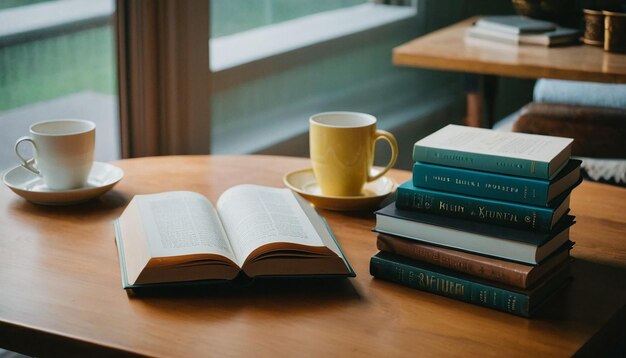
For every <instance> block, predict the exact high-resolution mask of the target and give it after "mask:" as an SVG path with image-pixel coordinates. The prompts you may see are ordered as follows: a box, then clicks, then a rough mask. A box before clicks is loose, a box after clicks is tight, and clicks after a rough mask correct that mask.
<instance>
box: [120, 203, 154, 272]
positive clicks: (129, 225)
mask: <svg viewBox="0 0 626 358" xmlns="http://www.w3.org/2000/svg"><path fill="white" fill-rule="evenodd" d="M138 210H139V208H138V206H137V203H136V202H135V201H134V200H131V202H130V203H129V204H128V206H127V207H126V209H125V210H124V212H123V213H122V215H121V216H120V217H119V218H118V219H117V220H116V237H117V240H118V243H120V244H121V245H120V246H121V247H122V250H121V251H120V253H121V254H122V255H123V257H122V256H120V261H121V260H123V261H124V265H125V267H126V270H125V273H126V280H127V281H128V283H130V284H133V283H135V282H136V280H137V278H138V277H139V275H140V274H141V271H142V270H143V269H144V268H145V267H146V265H147V264H148V262H149V261H150V248H149V247H148V242H147V238H146V233H145V231H144V230H143V224H142V223H141V217H140V215H139V211H138Z"/></svg>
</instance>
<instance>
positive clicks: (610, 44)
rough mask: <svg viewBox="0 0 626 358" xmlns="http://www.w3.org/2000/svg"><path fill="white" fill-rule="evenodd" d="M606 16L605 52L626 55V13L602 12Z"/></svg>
mask: <svg viewBox="0 0 626 358" xmlns="http://www.w3.org/2000/svg"><path fill="white" fill-rule="evenodd" d="M602 14H604V50H605V51H609V52H617V53H626V13H621V12H613V11H602Z"/></svg>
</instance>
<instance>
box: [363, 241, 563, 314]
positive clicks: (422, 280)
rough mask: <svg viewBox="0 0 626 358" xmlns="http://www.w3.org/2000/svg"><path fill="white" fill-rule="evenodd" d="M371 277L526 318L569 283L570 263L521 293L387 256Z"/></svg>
mask: <svg viewBox="0 0 626 358" xmlns="http://www.w3.org/2000/svg"><path fill="white" fill-rule="evenodd" d="M370 274H371V275H372V276H374V277H377V278H380V279H383V280H387V281H392V282H396V283H399V284H401V285H404V286H407V287H411V288H415V289H418V290H422V291H427V292H431V293H434V294H437V295H441V296H446V297H450V298H454V299H457V300H461V301H465V302H469V303H473V304H477V305H480V306H484V307H488V308H493V309H496V310H499V311H503V312H507V313H512V314H514V315H518V316H523V317H531V316H532V315H533V314H534V313H536V312H537V309H538V308H539V307H540V306H541V305H542V304H543V303H545V302H546V300H547V299H548V298H549V297H550V296H552V295H553V294H554V293H555V292H556V291H557V290H558V289H559V288H561V287H563V286H565V285H566V283H567V282H568V281H569V279H570V272H569V262H565V263H563V264H562V265H561V266H559V267H558V268H556V269H555V271H554V272H553V273H552V274H551V275H550V276H549V277H547V278H546V279H545V280H543V281H542V282H540V283H539V284H538V285H536V286H534V287H532V288H530V289H528V290H522V289H518V288H515V287H511V286H503V285H500V284H497V283H494V282H490V281H483V280H480V279H477V278H475V277H471V276H467V275H463V274H460V273H455V272H452V271H449V270H446V269H443V268H438V267H435V266H432V265H429V264H426V263H422V262H419V261H415V260H410V259H407V258H404V257H401V256H398V255H394V254H390V253H386V252H379V253H377V254H375V255H374V256H372V258H371V260H370Z"/></svg>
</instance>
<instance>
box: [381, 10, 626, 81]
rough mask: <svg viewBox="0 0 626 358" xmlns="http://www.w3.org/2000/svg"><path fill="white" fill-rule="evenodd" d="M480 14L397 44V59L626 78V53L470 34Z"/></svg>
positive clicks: (463, 68) (523, 73)
mask: <svg viewBox="0 0 626 358" xmlns="http://www.w3.org/2000/svg"><path fill="white" fill-rule="evenodd" d="M477 19H478V17H473V18H470V19H467V20H465V21H462V22H459V23H457V24H454V25H452V26H449V27H446V28H443V29H441V30H438V31H435V32H432V33H430V34H428V35H425V36H422V37H419V38H417V39H415V40H413V41H410V42H408V43H406V44H403V45H400V46H398V47H396V48H394V49H393V63H394V64H395V65H399V66H409V67H423V68H430V69H437V70H445V71H460V72H469V73H478V74H488V75H500V76H511V77H523V78H555V79H562V80H578V81H591V82H609V83H626V55H624V54H615V53H608V52H605V51H603V50H602V48H600V47H596V46H589V45H574V46H564V47H544V46H533V45H521V46H515V45H509V44H501V43H498V42H494V41H487V40H480V39H473V38H472V39H467V40H466V39H465V30H466V29H467V28H468V27H469V26H471V25H472V24H473V23H474V22H475V21H476V20H477Z"/></svg>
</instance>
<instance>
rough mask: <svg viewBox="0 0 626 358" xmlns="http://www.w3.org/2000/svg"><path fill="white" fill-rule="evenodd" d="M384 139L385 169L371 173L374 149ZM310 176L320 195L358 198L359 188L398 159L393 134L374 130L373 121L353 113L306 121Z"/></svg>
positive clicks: (389, 167)
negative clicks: (387, 151)
mask: <svg viewBox="0 0 626 358" xmlns="http://www.w3.org/2000/svg"><path fill="white" fill-rule="evenodd" d="M379 139H384V140H386V141H387V142H388V143H389V146H390V147H391V158H390V160H389V163H388V164H387V166H386V167H385V168H384V169H383V170H381V171H379V172H377V173H375V172H373V171H372V165H373V163H374V145H375V143H376V141H378V140H379ZM309 144H310V150H311V161H312V162H313V172H314V173H315V179H316V180H317V182H318V184H319V186H320V189H321V190H322V194H323V195H326V196H359V195H362V190H363V185H365V183H366V182H370V181H374V180H376V179H378V178H380V177H382V176H383V175H384V174H385V173H386V172H387V171H388V170H389V169H391V167H393V165H394V164H395V163H396V159H397V158H398V143H397V142H396V138H395V137H394V136H393V134H391V133H389V132H386V131H383V130H377V129H376V117H374V116H372V115H370V114H365V113H356V112H324V113H318V114H315V115H313V116H311V118H310V119H309Z"/></svg>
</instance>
